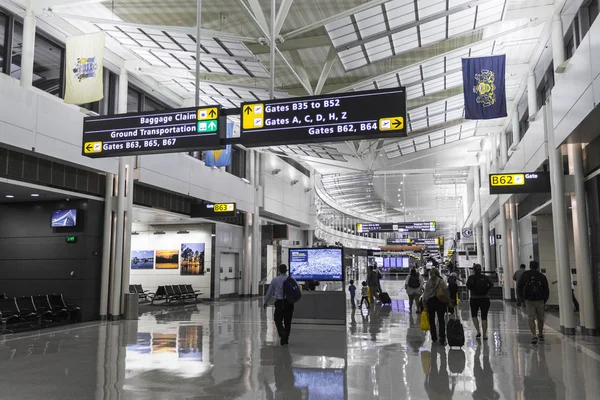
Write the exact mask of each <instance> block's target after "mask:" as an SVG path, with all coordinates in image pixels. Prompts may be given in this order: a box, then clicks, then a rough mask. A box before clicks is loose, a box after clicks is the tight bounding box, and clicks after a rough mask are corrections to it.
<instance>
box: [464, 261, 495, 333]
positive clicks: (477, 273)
mask: <svg viewBox="0 0 600 400" xmlns="http://www.w3.org/2000/svg"><path fill="white" fill-rule="evenodd" d="M473 271H474V273H473V275H471V276H469V279H467V289H469V290H470V292H471V301H470V305H471V318H473V325H475V329H476V330H477V340H479V339H481V332H482V331H483V340H487V339H488V337H487V329H488V321H487V316H488V311H489V310H490V295H489V291H490V289H491V288H493V287H494V282H493V281H492V279H491V278H490V277H489V276H487V275H485V274H484V273H483V272H482V270H481V265H480V264H475V265H473ZM479 310H481V329H480V328H479V318H478V315H479Z"/></svg>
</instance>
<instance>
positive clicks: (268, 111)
mask: <svg viewBox="0 0 600 400" xmlns="http://www.w3.org/2000/svg"><path fill="white" fill-rule="evenodd" d="M241 111H242V126H241V143H242V144H244V145H246V146H268V145H276V144H294V143H295V144H299V143H314V142H336V141H343V140H360V139H378V138H393V137H399V136H406V135H407V134H406V124H405V122H406V91H405V89H404V88H403V87H399V88H395V89H386V90H370V91H364V92H352V93H341V94H328V95H322V96H311V97H295V98H289V99H277V100H268V101H256V102H252V103H243V104H242V108H241Z"/></svg>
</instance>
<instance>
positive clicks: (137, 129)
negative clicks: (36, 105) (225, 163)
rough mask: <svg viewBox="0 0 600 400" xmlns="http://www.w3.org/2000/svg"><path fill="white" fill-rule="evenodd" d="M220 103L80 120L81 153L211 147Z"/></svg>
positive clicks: (215, 144)
mask: <svg viewBox="0 0 600 400" xmlns="http://www.w3.org/2000/svg"><path fill="white" fill-rule="evenodd" d="M220 110H221V109H220V106H206V107H194V108H182V109H177V110H161V111H151V112H139V113H128V114H117V115H106V116H99V117H87V118H85V119H84V120H83V149H82V152H83V155H85V156H88V157H92V158H97V157H116V156H128V155H141V154H155V153H175V152H180V151H190V150H202V149H214V148H216V147H218V146H219V114H220Z"/></svg>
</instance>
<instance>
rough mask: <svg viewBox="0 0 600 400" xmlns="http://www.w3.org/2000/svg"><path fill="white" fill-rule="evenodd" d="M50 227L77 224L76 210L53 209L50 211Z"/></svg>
mask: <svg viewBox="0 0 600 400" xmlns="http://www.w3.org/2000/svg"><path fill="white" fill-rule="evenodd" d="M51 226H52V228H61V227H66V226H77V210H75V209H70V210H54V211H53V212H52V224H51Z"/></svg>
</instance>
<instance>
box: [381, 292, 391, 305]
mask: <svg viewBox="0 0 600 400" xmlns="http://www.w3.org/2000/svg"><path fill="white" fill-rule="evenodd" d="M379 300H380V301H381V304H392V299H391V298H390V295H389V294H387V292H381V293H380V294H379Z"/></svg>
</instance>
